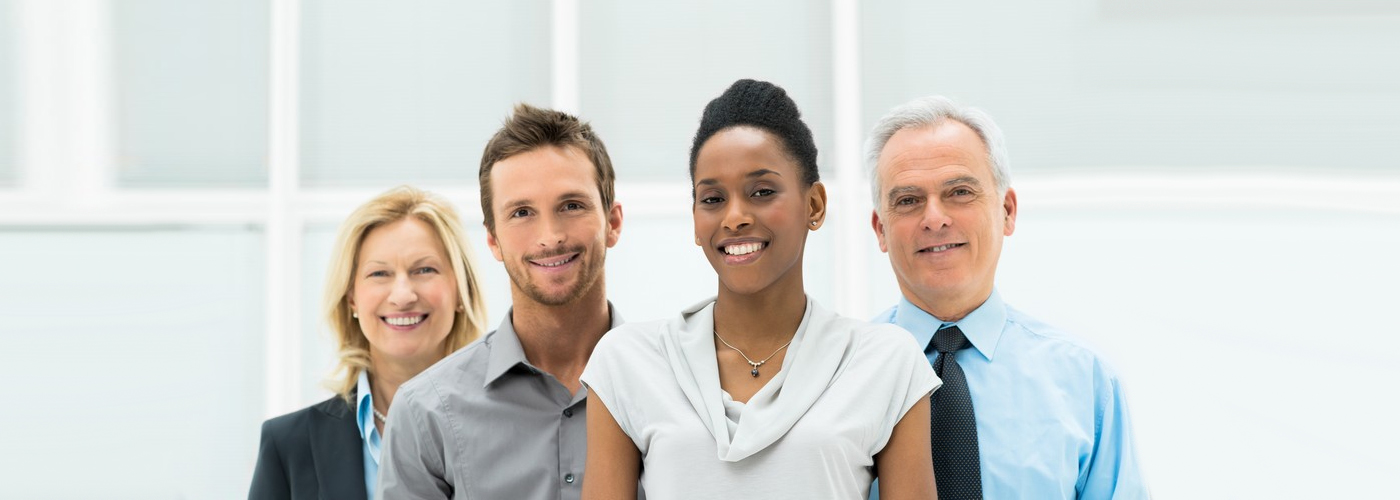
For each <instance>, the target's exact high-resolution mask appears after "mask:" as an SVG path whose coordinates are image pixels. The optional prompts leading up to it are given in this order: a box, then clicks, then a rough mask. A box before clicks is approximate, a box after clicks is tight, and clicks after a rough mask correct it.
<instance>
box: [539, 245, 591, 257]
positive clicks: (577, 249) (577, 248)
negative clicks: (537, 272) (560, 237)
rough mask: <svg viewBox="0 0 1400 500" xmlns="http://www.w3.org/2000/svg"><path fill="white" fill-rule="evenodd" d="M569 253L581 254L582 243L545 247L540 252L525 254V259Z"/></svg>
mask: <svg viewBox="0 0 1400 500" xmlns="http://www.w3.org/2000/svg"><path fill="white" fill-rule="evenodd" d="M570 253H579V254H582V253H583V245H572V246H558V247H554V248H550V249H547V250H544V251H541V252H538V253H532V254H528V255H526V256H525V260H537V259H548V258H552V257H558V256H560V255H565V254H570Z"/></svg>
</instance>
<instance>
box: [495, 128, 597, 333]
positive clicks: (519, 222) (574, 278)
mask: <svg viewBox="0 0 1400 500" xmlns="http://www.w3.org/2000/svg"><path fill="white" fill-rule="evenodd" d="M490 175H491V188H492V190H493V191H494V193H493V198H494V199H493V200H492V210H493V212H494V214H493V217H495V231H494V232H492V234H488V235H487V237H486V243H487V245H488V246H490V247H491V254H492V255H494V256H495V257H496V260H498V261H501V262H502V263H504V264H505V267H506V274H509V275H510V283H511V295H512V297H513V298H515V299H516V301H517V302H519V301H521V300H524V299H528V300H532V301H534V302H537V303H540V304H544V305H549V306H560V305H565V304H569V303H571V302H573V301H575V300H577V299H579V298H580V297H583V296H584V295H586V294H588V293H590V292H595V293H601V292H602V289H603V282H604V280H603V263H604V256H605V254H606V251H607V249H608V248H610V247H612V246H613V245H616V244H617V237H618V234H619V232H620V231H621V229H622V207H621V206H620V205H618V204H617V203H615V202H614V203H613V204H612V206H610V207H605V206H602V204H603V202H602V196H601V195H600V194H599V192H598V183H597V181H596V178H595V176H596V175H597V174H596V173H595V172H594V168H593V164H592V162H590V161H589V160H588V157H587V156H586V155H584V154H583V153H582V152H581V151H579V150H578V149H576V148H560V147H554V146H548V147H542V148H538V149H534V150H531V151H527V152H525V153H521V154H518V155H515V156H511V157H509V158H506V159H504V160H501V161H499V162H497V163H496V165H495V166H494V167H493V168H492V170H491V174H490Z"/></svg>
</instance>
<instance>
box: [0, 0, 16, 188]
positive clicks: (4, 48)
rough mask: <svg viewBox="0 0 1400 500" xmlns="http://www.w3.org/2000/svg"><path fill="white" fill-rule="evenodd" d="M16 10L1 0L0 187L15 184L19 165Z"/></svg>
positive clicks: (10, 3) (10, 4)
mask: <svg viewBox="0 0 1400 500" xmlns="http://www.w3.org/2000/svg"><path fill="white" fill-rule="evenodd" d="M13 9H14V2H12V1H10V0H0V187H5V186H13V185H15V184H16V183H17V180H18V179H16V177H17V172H16V170H17V169H16V168H15V167H16V165H18V164H19V161H18V158H17V157H16V156H17V154H18V149H19V148H18V146H19V140H18V136H19V127H18V125H19V124H18V123H17V122H18V118H19V109H18V107H19V106H18V104H19V99H18V96H17V95H16V91H17V89H16V88H15V78H16V76H18V74H19V72H18V71H17V69H18V63H19V61H18V59H17V58H16V57H15V56H16V54H15V41H16V40H15V33H16V32H18V31H19V30H18V28H19V26H18V25H17V23H15V21H14V16H15V14H14V12H13Z"/></svg>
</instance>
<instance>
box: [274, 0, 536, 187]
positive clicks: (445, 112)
mask: <svg viewBox="0 0 1400 500" xmlns="http://www.w3.org/2000/svg"><path fill="white" fill-rule="evenodd" d="M549 20H550V14H549V2H543V1H534V2H455V1H450V0H413V1H408V2H388V3H386V2H370V1H348V2H347V1H339V0H337V1H329V0H306V1H304V2H303V13H302V22H303V23H304V24H303V28H302V29H303V32H302V71H303V73H302V83H301V85H302V93H301V114H302V116H301V118H302V132H301V140H302V145H301V153H302V170H301V172H302V180H303V182H305V184H306V185H308V186H346V185H373V186H381V185H382V186H389V185H397V184H404V183H416V184H423V185H429V186H431V185H433V184H434V183H442V182H450V183H474V182H475V181H476V172H477V165H478V164H479V162H480V161H481V150H482V148H483V147H484V146H485V145H486V141H487V140H488V139H490V138H491V134H493V133H494V132H495V131H496V129H497V128H499V127H500V124H501V119H503V118H504V117H505V116H507V115H508V114H509V113H510V109H511V106H512V105H513V104H514V103H515V102H518V101H526V102H530V103H533V104H536V105H548V104H549V97H550V83H549V82H550V79H549V64H550V62H549V36H548V33H549Z"/></svg>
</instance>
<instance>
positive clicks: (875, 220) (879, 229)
mask: <svg viewBox="0 0 1400 500" xmlns="http://www.w3.org/2000/svg"><path fill="white" fill-rule="evenodd" d="M870 228H871V229H874V230H875V242H876V243H879V244H880V252H882V253H890V249H889V247H888V246H885V225H884V224H882V223H881V222H880V211H879V210H871V211H870Z"/></svg>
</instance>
